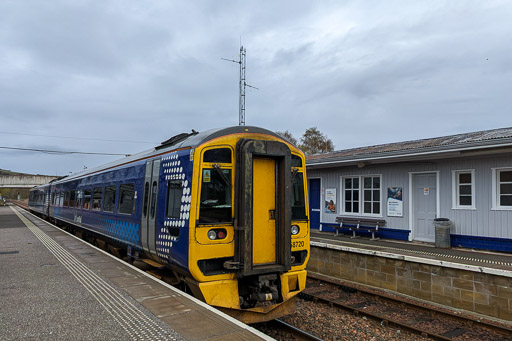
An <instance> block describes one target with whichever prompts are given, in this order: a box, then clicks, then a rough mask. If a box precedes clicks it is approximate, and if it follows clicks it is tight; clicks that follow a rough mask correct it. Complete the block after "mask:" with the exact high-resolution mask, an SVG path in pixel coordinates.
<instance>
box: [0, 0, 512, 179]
mask: <svg viewBox="0 0 512 341" xmlns="http://www.w3.org/2000/svg"><path fill="white" fill-rule="evenodd" d="M511 18H512V2H510V1H446V2H444V1H423V2H418V1H406V0H404V1H298V0H294V1H181V2H178V1H128V0H119V1H78V0H74V1H58V0H52V1H28V0H23V1H19V0H12V1H11V0H1V1H0V132H1V133H0V146H2V147H17V148H37V149H50V150H62V151H83V152H105V153H136V152H139V151H142V150H145V149H148V148H151V147H152V146H153V145H155V144H158V143H160V142H161V141H163V140H166V139H167V138H169V137H171V136H173V135H175V134H177V133H180V132H188V131H190V130H191V129H195V130H198V131H203V130H207V129H209V128H216V127H225V126H233V125H237V124H238V77H239V69H238V64H235V63H231V62H227V61H223V60H221V58H228V59H238V52H239V48H240V41H241V42H242V44H243V46H244V47H245V48H246V49H247V72H246V76H247V83H249V84H251V85H253V86H256V87H258V88H259V90H255V89H250V88H247V91H246V92H247V96H246V123H247V125H256V126H261V127H264V128H267V129H271V130H274V131H275V130H277V131H285V130H288V131H290V132H291V133H292V134H293V135H294V136H295V137H296V138H300V137H301V135H302V134H303V133H304V131H305V130H306V129H307V128H310V127H314V126H316V127H318V129H319V130H320V131H321V132H323V133H324V134H326V135H327V136H328V137H329V138H331V140H332V141H333V143H334V145H335V149H337V150H339V149H347V148H351V147H358V146H366V145H375V144H383V143H390V142H398V141H405V140H411V139H413V140H414V139H420V138H428V137H436V136H444V135H451V134H457V133H465V132H471V131H478V130H486V129H493V128H502V127H510V126H512V114H511V112H510V111H511V108H512V105H511V100H512V92H511V89H512V43H511V42H512V20H511ZM7 133H10V134H7ZM19 134H30V136H26V135H19ZM34 135H43V136H34ZM48 136H63V137H79V138H90V139H98V140H122V141H136V142H133V143H127V142H111V141H98V140H83V139H63V138H55V137H48ZM140 142H150V143H140ZM117 158H119V157H112V156H84V155H80V156H79V155H50V154H42V153H34V152H23V151H15V150H6V149H0V168H2V169H9V170H12V171H18V172H28V173H39V174H49V175H55V174H59V175H64V174H67V173H69V172H75V171H79V170H81V169H83V167H84V166H87V167H89V168H92V167H95V166H99V165H101V164H103V163H107V162H110V161H112V160H115V159H117Z"/></svg>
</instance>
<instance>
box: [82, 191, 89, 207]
mask: <svg viewBox="0 0 512 341" xmlns="http://www.w3.org/2000/svg"><path fill="white" fill-rule="evenodd" d="M83 193H84V198H83V203H82V209H84V210H88V209H89V208H90V207H91V190H90V189H84V191H83Z"/></svg>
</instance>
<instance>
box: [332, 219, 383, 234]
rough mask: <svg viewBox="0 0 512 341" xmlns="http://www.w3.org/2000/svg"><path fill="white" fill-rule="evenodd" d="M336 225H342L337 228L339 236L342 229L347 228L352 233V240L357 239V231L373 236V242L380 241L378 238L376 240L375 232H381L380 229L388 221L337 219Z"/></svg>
mask: <svg viewBox="0 0 512 341" xmlns="http://www.w3.org/2000/svg"><path fill="white" fill-rule="evenodd" d="M336 223H338V224H340V226H339V227H336V235H338V231H339V229H340V228H342V227H347V228H349V229H350V231H352V237H351V238H356V232H357V231H368V232H371V234H372V239H371V240H377V239H379V238H378V237H377V238H375V232H377V231H378V230H379V227H382V226H384V225H386V221H385V220H384V219H372V218H357V217H336Z"/></svg>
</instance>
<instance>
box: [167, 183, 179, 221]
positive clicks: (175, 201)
mask: <svg viewBox="0 0 512 341" xmlns="http://www.w3.org/2000/svg"><path fill="white" fill-rule="evenodd" d="M182 196H183V187H182V186H181V180H171V181H169V182H168V184H167V210H166V212H165V215H166V216H167V217H168V218H179V217H180V208H181V197H182Z"/></svg>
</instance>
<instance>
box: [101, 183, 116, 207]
mask: <svg viewBox="0 0 512 341" xmlns="http://www.w3.org/2000/svg"><path fill="white" fill-rule="evenodd" d="M115 203H116V186H107V187H105V198H104V200H103V212H114V205H115Z"/></svg>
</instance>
